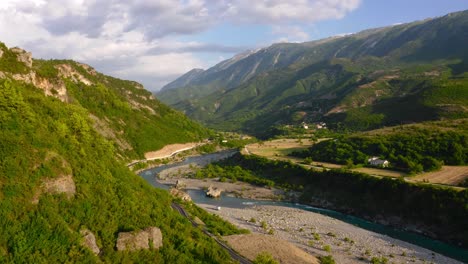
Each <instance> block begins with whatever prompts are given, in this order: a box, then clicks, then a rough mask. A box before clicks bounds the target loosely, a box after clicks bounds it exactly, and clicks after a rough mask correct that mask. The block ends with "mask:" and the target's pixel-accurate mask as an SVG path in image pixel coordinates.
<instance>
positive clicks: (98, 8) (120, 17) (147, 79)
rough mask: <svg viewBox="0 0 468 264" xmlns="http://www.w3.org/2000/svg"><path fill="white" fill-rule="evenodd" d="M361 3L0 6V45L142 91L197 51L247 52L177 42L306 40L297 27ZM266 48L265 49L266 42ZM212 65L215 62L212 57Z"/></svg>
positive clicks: (98, 0)
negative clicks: (253, 37)
mask: <svg viewBox="0 0 468 264" xmlns="http://www.w3.org/2000/svg"><path fill="white" fill-rule="evenodd" d="M359 4H360V0H290V1H281V0H255V1H251V0H232V1H228V0H220V1H211V0H181V1H175V0H158V1H155V0H154V1H153V0H120V1H119V0H1V1H0V36H1V39H0V41H2V42H5V43H6V44H7V45H9V46H20V47H23V48H25V49H28V50H30V51H32V52H33V56H35V57H38V58H66V59H68V58H70V59H75V60H79V61H82V62H85V63H89V64H91V65H92V66H95V67H96V68H97V70H99V71H103V72H104V73H107V74H115V75H116V76H117V77H122V78H128V79H135V80H137V81H142V82H144V84H146V85H150V86H149V87H148V88H156V89H157V88H159V87H160V85H162V84H164V82H167V81H170V80H171V79H173V78H175V77H176V76H177V75H180V74H183V73H184V72H186V71H188V70H190V69H192V68H193V67H206V66H208V65H206V64H207V63H208V62H209V63H214V62H217V61H214V60H215V59H209V60H208V61H206V60H204V61H201V60H200V59H198V58H197V55H196V54H197V53H198V52H203V53H213V54H217V55H216V58H219V54H221V53H224V54H228V55H231V54H233V53H238V52H240V51H241V50H243V49H247V48H248V47H242V46H226V45H223V44H221V43H222V42H220V43H203V42H200V41H186V40H185V41H181V40H180V39H179V37H180V36H181V35H193V34H197V33H199V32H201V31H204V30H207V29H209V28H212V27H215V26H216V25H219V24H222V23H249V24H250V23H256V24H265V25H268V26H271V28H272V34H273V36H274V37H275V38H276V39H281V40H286V41H305V40H307V39H309V36H308V34H307V33H306V32H305V30H304V29H305V28H306V27H304V24H305V23H308V24H309V25H308V26H310V24H311V23H314V22H317V21H320V20H325V19H339V18H341V17H343V16H344V15H346V14H347V13H348V12H351V11H352V10H354V9H355V8H357V7H358V6H359ZM265 44H268V43H265ZM212 58H215V57H214V56H212Z"/></svg>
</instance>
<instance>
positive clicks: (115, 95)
mask: <svg viewBox="0 0 468 264" xmlns="http://www.w3.org/2000/svg"><path fill="white" fill-rule="evenodd" d="M0 50H1V51H2V56H0V79H10V80H17V81H21V82H24V83H27V84H31V85H33V86H36V87H37V88H39V89H42V90H44V93H45V94H46V95H49V96H53V97H57V98H59V99H61V100H62V101H65V102H68V103H70V104H74V105H79V106H81V107H83V108H86V109H87V110H88V113H89V115H90V117H91V119H92V120H93V123H94V124H93V127H94V128H95V129H96V130H97V131H98V132H99V133H100V134H101V135H103V136H104V137H106V138H107V139H109V140H110V141H111V142H112V143H113V144H114V146H115V148H116V150H117V152H118V153H119V156H121V157H122V158H123V159H126V160H128V159H136V158H141V157H143V154H144V153H145V152H148V151H154V150H157V149H160V148H162V147H163V146H165V145H167V144H172V143H185V142H193V141H199V140H201V139H203V138H206V137H208V135H209V134H210V131H208V130H207V129H205V128H204V127H202V126H201V125H199V124H197V123H195V122H193V121H190V120H189V119H187V118H186V117H185V116H184V115H183V114H182V113H180V112H177V111H174V110H172V109H171V108H169V107H168V106H166V105H164V104H162V103H161V102H159V101H158V100H156V99H155V98H154V97H153V95H152V94H151V93H150V92H149V91H147V90H145V89H144V88H143V86H142V85H141V84H139V83H137V82H133V81H126V80H120V79H117V78H113V77H110V76H106V75H104V74H101V73H99V72H97V71H95V70H94V69H93V68H92V67H90V66H88V65H85V64H81V63H77V62H74V61H70V60H35V59H32V58H31V54H30V53H26V52H23V53H21V54H23V55H22V56H23V57H24V58H25V59H30V60H31V61H32V65H27V63H24V62H23V61H22V60H21V58H20V55H18V53H14V52H12V50H13V49H8V48H7V47H6V46H5V45H3V44H2V45H1V47H0Z"/></svg>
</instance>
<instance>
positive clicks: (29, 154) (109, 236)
mask: <svg viewBox="0 0 468 264" xmlns="http://www.w3.org/2000/svg"><path fill="white" fill-rule="evenodd" d="M191 128H193V130H192V131H190V132H184V131H185V130H189V129H191ZM178 130H180V131H178ZM138 131H139V132H141V133H143V135H140V134H139V133H137V132H138ZM204 133H207V130H206V129H204V128H202V127H201V126H199V125H198V124H195V123H193V122H191V121H188V120H187V119H185V118H184V117H183V115H182V114H180V113H177V112H175V111H173V110H171V109H170V108H168V107H167V106H165V105H163V104H161V103H159V102H158V101H156V100H154V99H153V98H151V94H150V93H148V92H146V91H145V90H143V88H142V87H141V86H140V85H139V84H137V83H135V82H129V81H122V80H118V79H115V78H112V77H109V76H105V75H102V74H100V73H97V72H96V71H94V70H93V69H92V68H91V67H89V66H87V65H83V64H79V63H76V62H72V61H42V60H33V59H32V58H31V54H30V53H28V52H25V51H23V50H21V49H18V48H13V49H8V48H7V47H6V46H5V45H3V44H2V45H1V46H0V156H1V160H0V262H1V263H71V262H73V263H75V262H76V263H102V262H105V263H123V262H125V263H149V262H163V263H164V262H165V263H223V262H224V263H230V262H231V259H230V256H229V254H228V253H227V252H226V251H225V250H224V249H222V248H221V247H220V246H218V244H216V242H215V241H214V240H212V239H211V238H209V237H207V236H205V235H204V234H203V233H202V232H201V230H199V229H196V228H193V227H192V225H191V224H190V222H189V221H187V220H186V219H184V218H183V217H182V216H180V215H179V214H178V213H177V212H175V211H173V210H172V209H171V201H172V199H171V198H170V196H169V195H168V193H167V192H165V191H161V190H156V189H154V188H153V187H150V186H149V185H148V184H147V183H146V182H145V181H144V180H143V179H141V178H140V177H138V176H137V175H135V174H134V173H132V172H131V171H129V170H128V168H127V167H126V166H125V165H124V163H123V161H122V159H128V158H131V157H133V156H139V155H141V153H142V152H144V151H145V150H147V149H154V148H157V147H158V146H161V145H164V144H167V143H171V142H178V141H184V140H196V139H198V138H201V137H203V136H204ZM141 137H152V138H151V141H150V140H146V141H145V140H143V144H140V143H139V141H140V140H141ZM118 155H120V158H118V157H117V156H118ZM209 217H210V216H209V215H208V218H207V219H208V220H209ZM231 231H232V230H231ZM231 231H230V232H228V233H227V234H229V233H231V234H232V233H236V231H233V232H231ZM220 232H221V231H220ZM125 248H126V249H127V250H124V249H125ZM138 248H141V249H139V250H135V249H138Z"/></svg>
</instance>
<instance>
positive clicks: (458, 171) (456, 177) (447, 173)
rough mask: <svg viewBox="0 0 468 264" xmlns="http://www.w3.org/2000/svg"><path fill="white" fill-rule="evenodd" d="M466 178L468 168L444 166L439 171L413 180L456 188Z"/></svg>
mask: <svg viewBox="0 0 468 264" xmlns="http://www.w3.org/2000/svg"><path fill="white" fill-rule="evenodd" d="M466 178H468V166H442V169H441V170H439V171H433V172H428V173H423V174H419V175H416V176H415V177H412V180H414V181H421V182H429V183H438V184H446V185H455V186H456V185H458V184H459V183H461V182H462V181H463V180H464V179H466Z"/></svg>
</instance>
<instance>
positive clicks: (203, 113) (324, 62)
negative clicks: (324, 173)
mask: <svg viewBox="0 0 468 264" xmlns="http://www.w3.org/2000/svg"><path fill="white" fill-rule="evenodd" d="M467 32H468V11H462V12H457V13H451V14H448V15H446V16H443V17H439V18H434V19H426V20H424V21H417V22H413V23H408V24H401V25H396V26H390V27H383V28H377V29H370V30H365V31H362V32H359V33H356V34H351V35H346V36H342V37H333V38H328V39H324V40H319V41H313V42H306V43H284V44H274V45H272V46H270V47H268V48H264V49H260V50H258V51H256V52H253V53H251V54H250V55H248V56H246V57H243V58H242V59H240V60H236V61H235V62H234V63H231V64H229V65H228V67H226V68H224V69H221V70H220V69H218V68H219V67H217V66H218V65H220V64H224V63H225V62H222V63H220V64H218V65H217V66H215V67H213V68H215V69H216V70H213V69H208V70H206V71H205V72H204V73H205V74H204V75H200V76H198V77H197V78H196V79H194V80H193V81H192V82H191V83H189V84H187V85H185V86H181V87H178V88H172V89H171V90H166V91H162V92H160V93H158V94H156V96H157V97H158V98H159V99H161V100H162V101H163V102H166V103H168V104H170V105H172V106H174V107H175V108H177V109H179V110H182V111H184V112H185V113H186V114H187V115H188V116H189V117H192V118H195V119H196V120H199V121H201V122H203V123H205V124H207V125H209V126H211V127H214V128H218V129H225V130H243V131H246V132H250V133H254V134H258V135H261V134H265V133H266V134H268V131H269V129H270V128H271V127H273V126H278V125H287V124H299V123H301V122H318V121H326V122H327V123H329V124H330V125H331V126H335V127H344V128H347V129H353V130H363V129H371V128H376V127H381V126H384V125H391V124H400V123H411V122H419V121H424V120H437V119H441V118H458V117H466V116H467V109H468V108H467V107H468V94H467V93H468V89H466V86H467V83H468V80H467V78H468V75H467V74H466V72H467V70H468V60H467V59H468V58H467V57H468V53H467V52H466V48H465V47H466V45H467V43H468V34H467ZM207 72H210V74H206V73H207Z"/></svg>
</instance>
